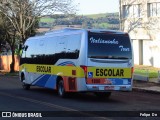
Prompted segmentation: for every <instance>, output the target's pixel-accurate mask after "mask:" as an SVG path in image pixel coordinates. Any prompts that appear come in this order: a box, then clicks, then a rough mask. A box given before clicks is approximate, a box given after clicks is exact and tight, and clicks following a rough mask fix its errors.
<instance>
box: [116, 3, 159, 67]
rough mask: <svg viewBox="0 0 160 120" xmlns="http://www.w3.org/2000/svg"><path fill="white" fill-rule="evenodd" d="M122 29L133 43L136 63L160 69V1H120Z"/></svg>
mask: <svg viewBox="0 0 160 120" xmlns="http://www.w3.org/2000/svg"><path fill="white" fill-rule="evenodd" d="M119 3H120V29H121V30H122V31H125V32H128V33H129V34H130V37H131V40H132V41H133V49H134V62H135V64H138V65H149V66H154V67H160V0H119Z"/></svg>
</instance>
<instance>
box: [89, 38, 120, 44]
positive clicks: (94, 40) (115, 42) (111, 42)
mask: <svg viewBox="0 0 160 120" xmlns="http://www.w3.org/2000/svg"><path fill="white" fill-rule="evenodd" d="M90 42H91V43H98V44H118V41H116V40H115V39H113V40H103V39H101V38H99V39H95V38H93V37H91V38H90Z"/></svg>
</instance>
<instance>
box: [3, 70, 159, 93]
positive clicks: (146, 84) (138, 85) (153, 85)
mask: <svg viewBox="0 0 160 120" xmlns="http://www.w3.org/2000/svg"><path fill="white" fill-rule="evenodd" d="M2 75H5V74H3V73H2V72H0V76H2ZM132 90H133V91H138V92H149V93H160V81H159V80H158V79H157V81H156V82H150V81H145V80H144V81H143V80H133V89H132Z"/></svg>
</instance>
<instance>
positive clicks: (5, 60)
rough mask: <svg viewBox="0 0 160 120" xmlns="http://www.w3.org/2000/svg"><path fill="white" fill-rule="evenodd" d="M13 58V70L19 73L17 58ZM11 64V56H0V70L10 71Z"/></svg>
mask: <svg viewBox="0 0 160 120" xmlns="http://www.w3.org/2000/svg"><path fill="white" fill-rule="evenodd" d="M14 58H15V66H14V70H15V71H19V57H18V56H17V55H15V56H14ZM11 62H12V56H11V55H2V56H0V70H3V71H10V64H11Z"/></svg>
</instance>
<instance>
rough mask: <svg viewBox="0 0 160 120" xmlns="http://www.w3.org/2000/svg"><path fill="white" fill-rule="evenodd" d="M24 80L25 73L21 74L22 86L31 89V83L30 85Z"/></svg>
mask: <svg viewBox="0 0 160 120" xmlns="http://www.w3.org/2000/svg"><path fill="white" fill-rule="evenodd" d="M24 80H25V77H24V75H22V76H21V81H22V87H23V89H25V90H29V89H30V85H29V84H26V83H25V82H24Z"/></svg>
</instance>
